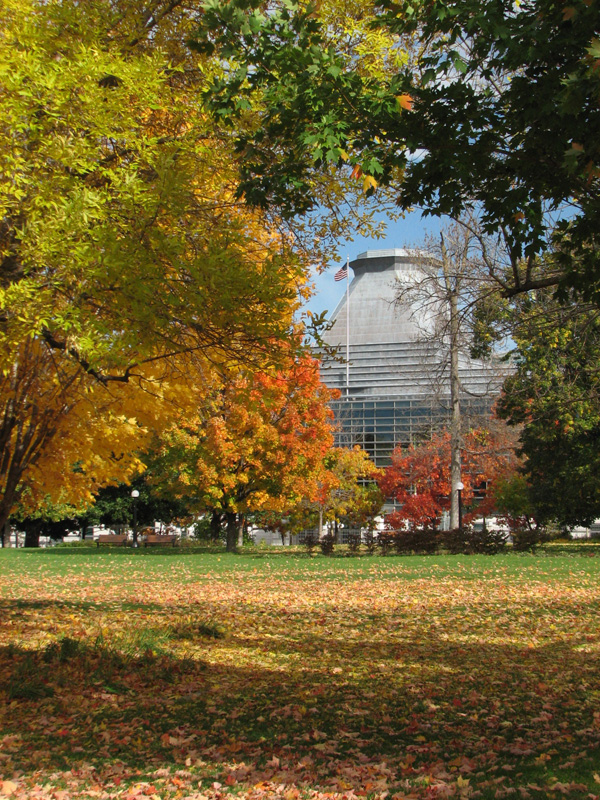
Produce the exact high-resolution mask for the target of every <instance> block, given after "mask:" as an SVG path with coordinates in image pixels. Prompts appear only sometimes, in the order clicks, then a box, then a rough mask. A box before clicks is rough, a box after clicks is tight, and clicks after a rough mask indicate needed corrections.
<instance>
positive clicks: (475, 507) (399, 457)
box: [379, 424, 517, 529]
mask: <svg viewBox="0 0 600 800" xmlns="http://www.w3.org/2000/svg"><path fill="white" fill-rule="evenodd" d="M514 448H515V442H514V436H511V433H510V432H509V431H508V430H507V429H506V428H505V427H504V426H499V425H495V424H494V425H492V426H491V428H490V429H484V428H477V429H473V430H471V431H469V433H468V434H467V435H466V436H465V438H464V445H463V449H462V483H463V485H464V489H463V490H462V502H463V504H464V508H465V509H467V512H466V513H465V515H464V516H463V521H464V522H469V521H470V520H471V519H473V518H474V517H476V516H487V515H489V514H490V513H491V512H492V511H493V510H494V504H495V498H494V486H495V484H497V482H498V481H499V479H500V478H501V477H504V476H507V475H509V474H510V473H511V472H513V471H514V470H515V469H516V465H517V459H516V456H515V449H514ZM379 486H380V488H381V490H382V492H383V493H384V494H385V495H386V497H393V498H394V499H395V500H396V501H397V502H398V503H399V504H400V508H399V509H398V510H397V511H394V512H392V513H391V514H389V515H388V516H387V517H386V521H387V522H388V524H389V525H390V526H391V527H392V528H406V527H408V528H413V529H427V528H432V527H437V526H438V525H439V523H440V520H441V516H442V513H443V512H444V511H447V510H449V508H450V489H451V476H450V433H449V432H448V431H443V432H440V433H437V434H435V435H434V436H433V437H432V438H431V439H430V440H429V441H427V442H424V443H422V444H420V445H418V446H411V447H408V448H406V449H402V448H401V447H397V448H396V450H394V453H393V454H392V463H391V465H390V466H389V467H388V468H387V469H386V470H385V472H384V474H383V476H382V477H381V478H380V479H379Z"/></svg>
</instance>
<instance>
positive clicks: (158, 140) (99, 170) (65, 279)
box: [0, 0, 305, 527]
mask: <svg viewBox="0 0 600 800" xmlns="http://www.w3.org/2000/svg"><path fill="white" fill-rule="evenodd" d="M190 19H191V17H190V10H189V9H186V10H184V9H182V4H180V3H173V2H170V3H166V2H165V3H161V2H148V3H137V4H136V3H132V2H127V1H126V0H120V1H119V2H111V1H110V0H99V2H94V3H79V2H76V0H66V1H65V2H62V1H61V2H58V1H57V0H51V1H50V2H41V1H40V0H7V2H6V3H3V5H2V8H1V9H0V28H1V30H2V36H1V37H0V75H1V78H2V80H1V83H2V90H1V92H0V109H1V112H2V113H1V115H0V130H1V135H0V165H1V166H0V176H4V177H0V207H1V214H0V389H1V395H0V442H1V443H2V457H1V460H0V527H1V526H3V525H4V523H5V520H6V519H7V517H8V515H9V514H10V512H11V510H12V509H13V508H15V506H16V504H17V503H19V502H21V503H22V502H25V501H27V502H28V503H29V504H30V509H29V510H30V511H31V512H32V513H34V512H35V503H36V502H37V498H39V497H40V496H42V495H44V496H45V495H46V494H47V493H48V492H50V494H51V495H52V497H53V498H54V499H55V500H61V501H65V500H69V501H71V502H75V503H76V502H78V501H79V500H81V499H82V497H85V498H89V496H90V493H91V492H93V491H95V490H96V489H97V488H98V487H99V486H100V485H103V484H105V483H107V482H112V481H122V480H128V479H129V478H130V477H131V475H132V474H133V473H134V472H135V471H136V470H138V469H140V468H141V462H140V461H139V459H138V458H137V457H136V455H135V453H136V452H137V451H138V450H139V449H140V448H143V447H144V446H145V445H146V444H147V441H148V437H149V432H150V430H151V429H152V428H155V429H156V430H157V431H160V430H161V429H162V428H163V427H164V426H165V425H166V424H168V423H169V421H170V419H172V418H173V416H174V415H175V414H176V413H181V412H182V410H183V409H184V408H185V407H186V406H187V404H188V403H189V402H196V400H197V391H191V390H192V389H193V387H194V386H198V385H202V384H203V383H204V382H205V381H206V380H207V379H208V378H207V376H210V374H211V373H212V371H213V370H215V369H220V368H222V367H224V366H227V367H229V366H231V365H232V364H234V363H243V364H244V365H245V367H246V368H247V369H252V368H255V367H258V366H261V365H263V364H264V363H265V362H266V361H270V360H272V353H273V352H275V351H276V348H275V347H274V344H275V343H276V342H281V341H288V342H289V341H290V331H291V326H292V318H293V314H294V312H295V310H296V309H297V307H298V305H299V301H300V297H301V295H302V293H303V292H304V285H305V268H304V266H303V263H302V260H301V259H300V258H299V257H297V256H295V255H294V253H293V252H292V251H291V248H290V246H289V243H288V238H287V234H286V232H285V231H284V230H283V229H282V228H281V227H280V226H278V225H277V220H276V219H275V218H274V217H273V216H271V217H270V218H268V219H267V217H266V216H265V215H264V214H263V213H261V212H256V211H252V210H249V209H248V208H246V207H245V206H243V204H241V203H240V202H239V201H236V199H235V190H236V178H237V175H236V172H235V170H234V168H233V163H232V156H231V148H230V145H229V143H228V141H227V137H225V136H223V135H222V134H221V133H220V132H219V129H218V128H217V127H216V126H215V125H214V124H212V123H211V122H210V120H209V119H207V116H206V114H204V113H203V112H202V110H201V107H200V103H199V101H198V98H199V95H200V93H201V92H202V91H203V87H204V86H205V85H206V82H207V80H208V79H209V76H210V75H211V74H212V71H213V69H214V67H213V66H211V63H210V62H209V61H208V60H207V59H205V58H203V57H200V56H198V55H197V54H192V53H191V52H190V51H189V50H187V49H186V48H185V47H184V46H183V44H182V42H183V40H184V38H185V32H186V30H188V26H189V24H190ZM192 398H193V400H192Z"/></svg>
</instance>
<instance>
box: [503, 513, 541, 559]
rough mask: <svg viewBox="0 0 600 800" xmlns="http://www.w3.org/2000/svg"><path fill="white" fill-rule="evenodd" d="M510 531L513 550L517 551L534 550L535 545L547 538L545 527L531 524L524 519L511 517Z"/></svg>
mask: <svg viewBox="0 0 600 800" xmlns="http://www.w3.org/2000/svg"><path fill="white" fill-rule="evenodd" d="M510 532H511V536H512V546H513V550H516V551H517V552H520V553H524V552H531V553H533V552H535V549H536V547H538V545H540V544H542V542H545V541H546V540H547V538H548V535H547V532H546V529H545V528H542V527H541V526H538V525H535V526H532V525H530V524H529V523H528V521H527V520H526V519H520V518H519V519H511V520H510Z"/></svg>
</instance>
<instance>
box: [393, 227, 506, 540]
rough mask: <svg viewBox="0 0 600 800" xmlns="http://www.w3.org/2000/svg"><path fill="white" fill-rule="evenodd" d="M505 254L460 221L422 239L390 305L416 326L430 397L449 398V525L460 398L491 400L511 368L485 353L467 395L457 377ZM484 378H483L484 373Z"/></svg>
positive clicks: (457, 479) (457, 472) (458, 458)
mask: <svg viewBox="0 0 600 800" xmlns="http://www.w3.org/2000/svg"><path fill="white" fill-rule="evenodd" d="M504 250H505V249H504V248H501V247H499V242H498V241H493V240H491V239H490V237H486V236H484V235H483V233H482V231H481V229H480V227H479V225H478V221H477V220H476V219H475V218H474V217H473V216H472V215H469V216H464V217H462V218H461V219H459V220H456V221H454V222H452V223H449V224H447V225H446V226H445V227H444V228H443V229H442V230H441V231H440V233H439V234H438V235H437V236H430V237H428V238H427V239H426V240H425V241H424V242H423V243H422V245H420V246H419V247H418V248H417V249H415V250H414V261H415V265H416V267H417V268H416V269H415V270H414V271H413V272H412V273H411V275H410V278H409V279H408V280H406V281H404V282H403V283H401V284H398V287H397V288H396V294H395V302H396V304H397V305H398V306H399V307H400V308H401V309H402V310H403V312H404V313H405V314H409V315H410V316H411V319H412V320H413V321H414V322H415V323H416V325H417V327H418V331H419V333H418V336H419V340H420V341H421V342H423V343H425V344H426V346H427V348H428V354H429V355H430V364H429V366H428V368H427V373H426V380H427V382H428V385H429V391H430V392H431V393H432V394H434V395H439V394H440V393H444V394H445V393H448V394H449V401H450V412H449V417H450V420H449V430H450V463H451V466H450V472H451V484H452V485H451V491H450V527H451V529H455V528H458V522H459V520H458V516H459V514H458V510H459V509H458V506H459V502H458V499H459V498H458V491H459V490H458V486H459V484H460V483H461V480H462V477H461V472H462V467H461V463H462V455H461V450H462V435H463V427H466V426H468V425H470V424H473V423H472V421H470V420H469V419H466V420H465V419H464V402H463V401H464V399H465V398H466V397H467V395H469V396H471V397H472V396H473V395H476V396H477V397H479V398H480V399H485V400H487V402H488V404H489V405H490V407H491V402H492V400H493V399H494V397H495V396H497V395H498V393H499V391H500V387H501V384H502V380H503V378H504V377H505V376H506V375H507V374H508V372H509V370H510V367H507V365H506V364H503V363H502V361H501V359H500V358H499V357H498V356H496V355H495V354H494V353H493V352H492V351H491V348H488V351H487V352H486V353H485V355H486V358H485V361H483V360H481V359H479V360H478V361H477V368H478V370H479V374H480V376H481V377H484V376H485V379H484V380H483V381H481V385H480V386H479V387H478V389H477V390H473V388H471V389H470V390H467V387H465V385H464V383H463V380H462V377H461V375H462V374H464V371H465V369H467V370H468V366H469V364H470V363H472V361H471V355H472V353H473V350H474V345H475V343H476V334H477V343H479V331H478V330H477V331H476V330H475V329H476V327H477V325H478V321H479V318H478V313H479V308H480V307H481V306H482V305H483V304H484V303H486V302H488V298H489V295H490V294H492V295H494V297H495V299H497V295H498V292H499V287H498V282H497V279H496V275H497V274H498V270H500V269H501V268H502V267H503V266H504V264H503V263H502V259H501V255H503V254H504ZM486 372H487V375H486Z"/></svg>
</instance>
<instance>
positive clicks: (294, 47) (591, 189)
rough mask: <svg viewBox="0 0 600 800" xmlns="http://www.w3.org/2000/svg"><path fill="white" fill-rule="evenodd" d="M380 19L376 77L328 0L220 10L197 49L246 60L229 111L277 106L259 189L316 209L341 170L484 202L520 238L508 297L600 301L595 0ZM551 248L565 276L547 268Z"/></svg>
mask: <svg viewBox="0 0 600 800" xmlns="http://www.w3.org/2000/svg"><path fill="white" fill-rule="evenodd" d="M366 16H367V17H368V18H369V20H370V24H371V28H372V30H373V31H374V32H378V33H381V32H385V33H386V34H388V35H389V36H390V37H391V39H390V40H389V42H390V44H389V48H388V50H387V54H386V53H385V52H380V53H379V57H380V61H381V64H382V68H381V69H380V70H379V71H371V72H369V73H364V72H361V71H360V70H359V69H356V63H357V61H360V52H358V50H357V49H354V48H353V47H352V44H351V41H350V40H349V39H345V40H344V39H342V40H336V39H335V38H332V37H331V35H330V32H329V28H328V25H327V20H326V19H323V18H321V17H320V12H319V8H318V6H317V5H315V6H314V7H313V6H312V5H310V4H305V3H298V4H294V3H293V4H289V3H281V4H275V5H273V4H271V5H270V6H269V8H268V9H267V10H265V9H264V7H263V6H262V5H261V4H260V3H259V2H247V0H230V1H229V2H212V3H211V4H210V5H209V6H208V8H207V13H206V14H205V15H204V17H203V20H202V26H201V29H200V30H199V32H198V34H197V36H196V46H197V47H198V48H200V49H204V50H208V51H213V50H214V49H217V50H218V52H219V53H220V54H221V56H222V57H224V58H225V59H231V60H230V62H229V63H230V64H231V69H230V71H229V73H227V74H225V75H224V76H219V78H218V79H217V80H215V82H214V84H213V89H212V93H213V101H212V104H213V109H214V112H215V113H216V114H217V115H220V116H222V117H224V116H226V115H233V116H234V118H237V117H236V115H239V114H240V113H242V112H243V111H244V110H245V109H247V108H248V106H254V107H260V108H261V109H262V114H261V123H262V124H261V126H260V129H259V130H257V131H256V132H255V133H254V134H253V135H250V136H249V135H247V134H243V135H240V136H238V137H237V138H238V145H239V149H240V151H241V152H243V153H244V155H245V156H246V157H245V158H244V160H243V162H241V164H240V169H241V174H242V187H243V190H244V192H245V194H246V196H247V197H248V198H249V199H250V200H251V201H252V202H253V203H255V204H257V205H261V206H272V207H273V206H274V207H280V208H284V209H285V210H286V213H302V212H304V211H305V210H306V209H307V208H310V207H311V205H313V204H314V203H315V196H314V192H313V189H312V187H313V184H314V175H315V173H319V172H322V171H329V170H331V169H336V170H337V171H338V174H351V175H353V176H354V177H355V178H356V179H359V180H360V182H361V184H362V185H363V186H364V188H365V190H366V191H367V192H373V191H375V190H376V189H377V190H380V188H381V187H389V188H391V189H392V190H393V191H394V192H395V194H396V199H397V203H398V206H399V207H400V208H402V209H408V208H411V207H414V206H418V207H420V208H422V209H424V210H425V213H429V214H435V215H443V214H448V215H451V216H453V217H458V216H459V215H460V214H461V212H463V211H464V210H465V209H467V208H476V209H478V210H479V211H480V212H481V215H482V222H483V226H484V229H485V231H486V233H496V232H498V231H502V232H503V234H504V236H505V238H506V241H507V243H508V246H509V251H510V256H511V267H512V276H511V280H510V283H509V285H508V286H507V287H506V289H505V292H506V293H508V294H512V293H520V292H523V291H527V290H529V289H531V288H534V287H541V286H547V285H556V284H558V283H559V282H561V281H563V282H564V283H565V284H567V285H572V286H575V287H577V288H578V289H580V290H581V291H584V292H585V293H587V294H588V295H589V296H590V297H595V296H596V294H597V292H598V288H597V287H598V271H599V268H598V255H597V254H598V230H599V228H600V225H599V221H600V203H599V199H598V177H599V172H598V169H599V166H600V164H599V159H600V150H599V147H598V141H599V135H598V134H599V132H600V110H599V106H598V97H599V95H600V72H599V71H598V69H597V65H598V59H599V57H600V43H599V39H598V32H597V11H596V8H595V5H594V4H593V3H589V2H587V0H575V2H573V3H571V4H569V5H568V6H563V5H560V4H556V3H553V2H551V0H524V2H521V3H518V4H517V5H515V4H514V3H505V2H501V3H495V4H491V3H489V2H487V0H451V1H450V2H446V0H435V2H425V0H417V2H414V0H383V2H381V3H376V4H373V5H370V6H368V7H367V9H366ZM415 41H416V42H417V44H416V45H415V44H414V43H415ZM524 43H525V44H524ZM402 52H404V53H405V58H404V61H403V63H401V64H400V65H398V64H397V61H396V60H395V59H394V57H395V56H397V55H398V53H402ZM386 55H387V56H388V57H389V59H391V60H392V63H391V68H390V69H386V68H385V67H387V66H390V61H389V60H386ZM236 59H237V60H236ZM548 212H553V214H552V217H549V216H548ZM550 241H554V243H555V245H556V248H557V251H558V252H559V254H560V259H559V260H558V261H557V263H556V267H557V269H556V271H555V272H554V273H553V274H552V275H549V274H546V275H544V276H535V275H534V274H533V273H532V268H533V265H534V261H535V258H536V255H537V254H538V253H540V252H544V251H545V250H546V249H547V248H548V246H549V243H550Z"/></svg>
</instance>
